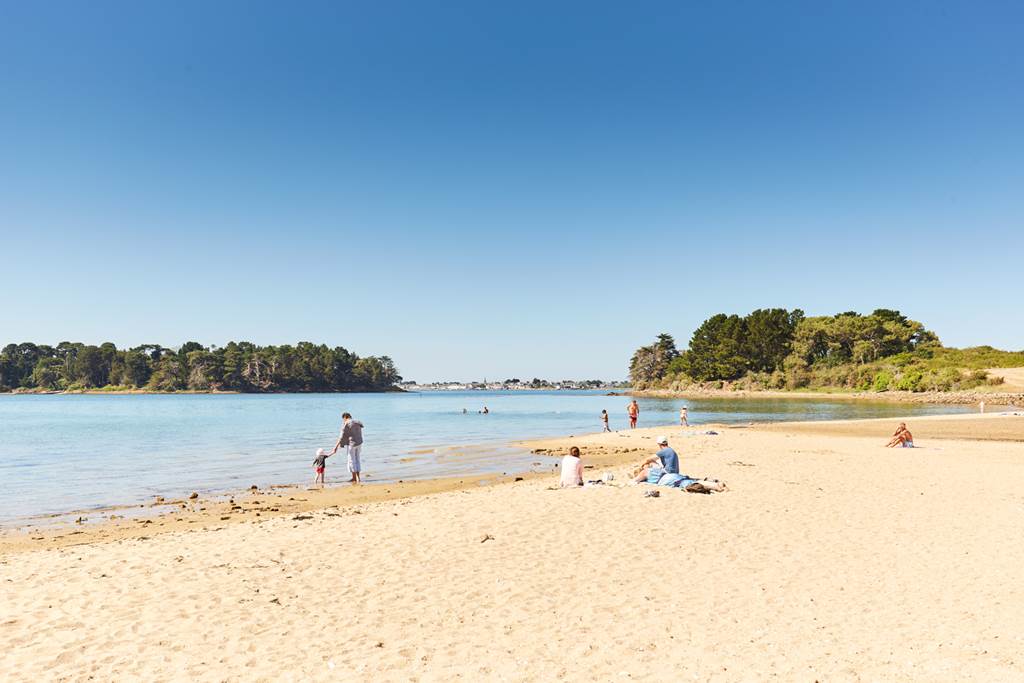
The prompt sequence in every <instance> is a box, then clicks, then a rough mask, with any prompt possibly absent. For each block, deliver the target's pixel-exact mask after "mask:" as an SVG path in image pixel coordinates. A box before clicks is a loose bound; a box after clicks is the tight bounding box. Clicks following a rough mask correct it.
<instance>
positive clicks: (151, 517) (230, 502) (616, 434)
mask: <svg viewBox="0 0 1024 683" xmlns="http://www.w3.org/2000/svg"><path fill="white" fill-rule="evenodd" d="M1013 414H1020V415H1024V410H1022V411H1019V413H1013ZM1008 416H1012V415H1011V414H1007V413H1002V414H1000V413H986V414H980V413H960V414H942V415H927V416H914V417H905V418H898V417H883V418H867V419H863V418H859V419H849V420H812V421H804V422H797V421H792V422H789V421H782V422H759V423H747V424H724V423H706V424H700V425H691V426H690V427H688V428H681V427H680V426H679V425H678V424H664V425H656V426H652V427H638V428H636V429H632V430H629V429H623V430H619V431H613V432H593V433H586V434H580V435H562V436H554V437H538V438H530V439H524V440H520V441H512V442H509V443H508V444H507V445H508V446H510V447H514V448H521V449H523V450H524V451H528V452H529V453H531V454H533V455H535V456H537V458H538V460H539V463H535V465H536V464H539V465H541V468H542V469H541V471H537V470H521V471H510V472H505V473H502V474H494V473H491V474H478V475H470V476H459V477H440V478H429V479H410V480H399V481H397V482H381V483H376V482H372V483H363V484H361V485H359V486H351V485H349V484H347V483H346V482H341V483H335V484H329V485H328V486H325V487H324V488H314V487H311V486H310V485H308V484H304V483H284V484H271V485H268V486H264V487H262V488H260V487H257V486H256V485H253V486H251V487H250V488H247V489H240V490H222V491H215V492H210V493H203V494H198V493H193V494H191V496H188V495H186V496H178V497H169V498H165V497H162V496H156V497H155V498H154V500H153V501H151V502H148V503H125V504H115V505H109V506H104V507H99V508H89V509H80V510H69V511H67V512H60V513H44V514H40V515H33V516H29V517H25V518H20V519H17V520H12V522H11V523H5V524H4V525H2V526H0V557H2V556H4V555H5V554H10V553H18V552H25V551H32V550H40V549H55V548H62V547H67V546H79V545H88V544H93V543H104V542H108V541H115V540H116V541H122V540H127V539H140V538H142V539H146V538H150V537H152V536H153V535H155V534H165V533H172V532H180V531H190V530H207V529H211V528H213V529H220V528H224V527H225V526H229V525H234V524H237V523H245V522H249V523H253V522H255V523H260V522H265V521H268V520H270V519H275V518H279V517H287V516H289V515H293V516H294V517H295V518H297V519H301V518H303V517H304V516H305V515H307V514H309V513H313V512H324V511H327V510H347V509H350V508H358V506H361V505H369V504H374V503H385V502H390V501H396V500H403V499H408V498H416V497H421V496H428V495H432V494H437V493H443V492H447V491H459V490H462V491H465V490H471V489H475V488H481V487H495V486H502V485H508V484H514V483H518V482H523V481H533V480H537V479H540V478H545V477H547V478H552V477H554V476H556V475H557V473H558V470H557V463H558V461H559V459H560V458H561V456H562V455H564V454H565V453H566V452H567V451H568V449H569V447H570V446H573V445H576V446H580V447H581V448H584V449H585V453H584V457H585V468H586V470H592V469H601V468H609V467H620V466H622V465H624V464H627V463H632V462H634V461H635V460H638V459H640V458H641V457H642V456H644V455H648V454H649V452H653V451H654V450H656V448H655V445H654V439H655V437H656V436H659V435H662V434H670V435H673V440H674V441H675V442H676V443H678V442H679V441H678V439H677V438H675V436H676V435H681V436H683V437H685V438H689V437H701V436H706V435H705V434H704V432H707V431H716V432H718V433H719V434H722V433H727V432H731V431H734V430H744V431H747V432H755V431H759V432H776V433H778V432H781V433H821V434H829V433H832V434H840V435H842V434H847V433H848V432H850V431H852V432H853V433H857V434H863V433H876V434H877V438H883V437H885V436H887V435H888V432H889V431H891V425H892V424H893V423H894V422H895V421H898V420H904V421H912V422H913V423H914V424H915V425H919V424H921V423H924V424H925V425H926V427H925V432H924V434H926V435H927V436H928V437H931V438H943V439H963V440H972V439H981V440H992V441H1001V442H1015V441H1024V428H1022V429H1021V430H1020V434H1019V435H1018V434H1017V433H1016V432H1011V433H1009V434H1004V433H997V434H996V435H995V436H993V437H992V438H990V439H986V437H985V436H984V435H980V436H979V434H978V429H977V428H974V429H971V428H969V427H968V425H972V423H974V425H972V426H976V425H977V424H978V421H979V420H980V421H991V420H1002V419H1004V418H1006V417H1008ZM928 423H933V424H942V425H945V426H946V428H945V429H942V430H939V431H936V430H932V429H929V428H928V427H927V425H928ZM949 425H954V426H953V427H952V428H951V427H949ZM959 425H964V426H963V427H962V428H958V427H959ZM1020 425H1021V426H1022V427H1024V420H1021V422H1020ZM847 427H850V429H846V428H847ZM989 429H990V430H991V425H990V426H989ZM680 430H682V431H680ZM915 431H917V429H915ZM622 439H625V441H622ZM683 443H684V444H685V443H686V441H685V440H684V442H683ZM192 496H195V497H194V498H193V497H192ZM76 516H77V517H78V520H74V519H72V518H74V517H76Z"/></svg>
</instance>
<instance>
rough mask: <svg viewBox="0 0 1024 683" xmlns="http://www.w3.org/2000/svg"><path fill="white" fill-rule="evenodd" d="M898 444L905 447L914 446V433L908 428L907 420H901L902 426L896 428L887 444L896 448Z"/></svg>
mask: <svg viewBox="0 0 1024 683" xmlns="http://www.w3.org/2000/svg"><path fill="white" fill-rule="evenodd" d="M896 446H902V447H903V448H913V447H914V435H913V434H911V433H910V430H909V429H907V423H906V422H900V426H899V427H897V428H896V432H895V433H894V434H893V435H892V439H890V440H889V443H887V444H885V447H886V448H895V447H896Z"/></svg>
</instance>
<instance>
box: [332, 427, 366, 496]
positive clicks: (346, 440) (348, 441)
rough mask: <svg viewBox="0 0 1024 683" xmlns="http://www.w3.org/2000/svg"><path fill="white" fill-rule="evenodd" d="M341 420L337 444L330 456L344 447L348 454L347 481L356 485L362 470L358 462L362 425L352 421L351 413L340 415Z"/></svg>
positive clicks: (361, 445)
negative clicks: (349, 477)
mask: <svg viewBox="0 0 1024 683" xmlns="http://www.w3.org/2000/svg"><path fill="white" fill-rule="evenodd" d="M341 420H342V423H343V424H342V427H341V435H340V436H339V437H338V443H336V444H334V450H333V451H331V455H334V454H335V453H337V452H338V449H339V448H341V447H342V446H344V447H345V449H346V450H347V452H348V471H349V473H350V474H351V475H352V478H351V479H349V481H350V482H352V483H353V484H358V483H360V482H359V473H360V472H361V471H362V469H363V468H362V465H361V464H360V462H359V455H360V453H361V452H362V450H363V423H362V422H360V421H359V420H353V419H352V414H351V413H342V414H341Z"/></svg>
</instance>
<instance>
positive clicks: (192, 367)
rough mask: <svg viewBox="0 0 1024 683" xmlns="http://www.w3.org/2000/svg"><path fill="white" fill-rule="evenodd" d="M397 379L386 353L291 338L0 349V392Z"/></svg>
mask: <svg viewBox="0 0 1024 683" xmlns="http://www.w3.org/2000/svg"><path fill="white" fill-rule="evenodd" d="M401 379H402V377H401V376H400V375H399V374H398V371H397V370H396V369H395V364H394V363H393V362H392V360H391V359H390V358H389V357H387V356H368V357H366V358H360V357H359V356H357V355H356V354H354V353H352V352H350V351H348V350H346V349H344V348H342V347H340V346H337V347H334V348H330V347H328V346H326V345H324V344H319V345H317V344H312V343H310V342H299V343H298V344H296V345H294V346H291V345H282V346H257V345H255V344H252V343H250V342H229V343H228V344H227V345H225V346H222V347H217V346H211V347H206V346H203V345H202V344H199V343H197V342H193V341H190V342H186V343H184V344H182V345H181V346H180V347H179V348H177V349H171V348H168V347H165V346H161V345H159V344H143V345H142V346H136V347H134V348H131V349H118V348H117V347H116V346H115V345H114V344H111V343H109V342H107V343H105V344H100V345H99V346H94V345H89V344H81V343H78V342H61V343H60V344H57V345H56V346H47V345H44V344H33V343H30V342H25V343H21V344H8V345H7V346H5V347H4V348H3V351H2V352H0V391H4V392H9V391H19V390H21V391H69V392H74V391H90V390H93V391H153V392H173V391H197V392H206V391H231V392H242V393H269V392H315V391H322V392H340V391H397V390H398V389H397V388H396V387H395V385H396V384H397V383H398V382H399V381H401Z"/></svg>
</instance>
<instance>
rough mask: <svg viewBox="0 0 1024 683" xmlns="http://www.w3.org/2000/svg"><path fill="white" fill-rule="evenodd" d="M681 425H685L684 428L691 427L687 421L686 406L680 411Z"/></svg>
mask: <svg viewBox="0 0 1024 683" xmlns="http://www.w3.org/2000/svg"><path fill="white" fill-rule="evenodd" d="M679 424H681V425H683V426H684V427H689V426H690V422H689V420H687V416H686V406H683V407H682V408H680V409H679Z"/></svg>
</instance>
